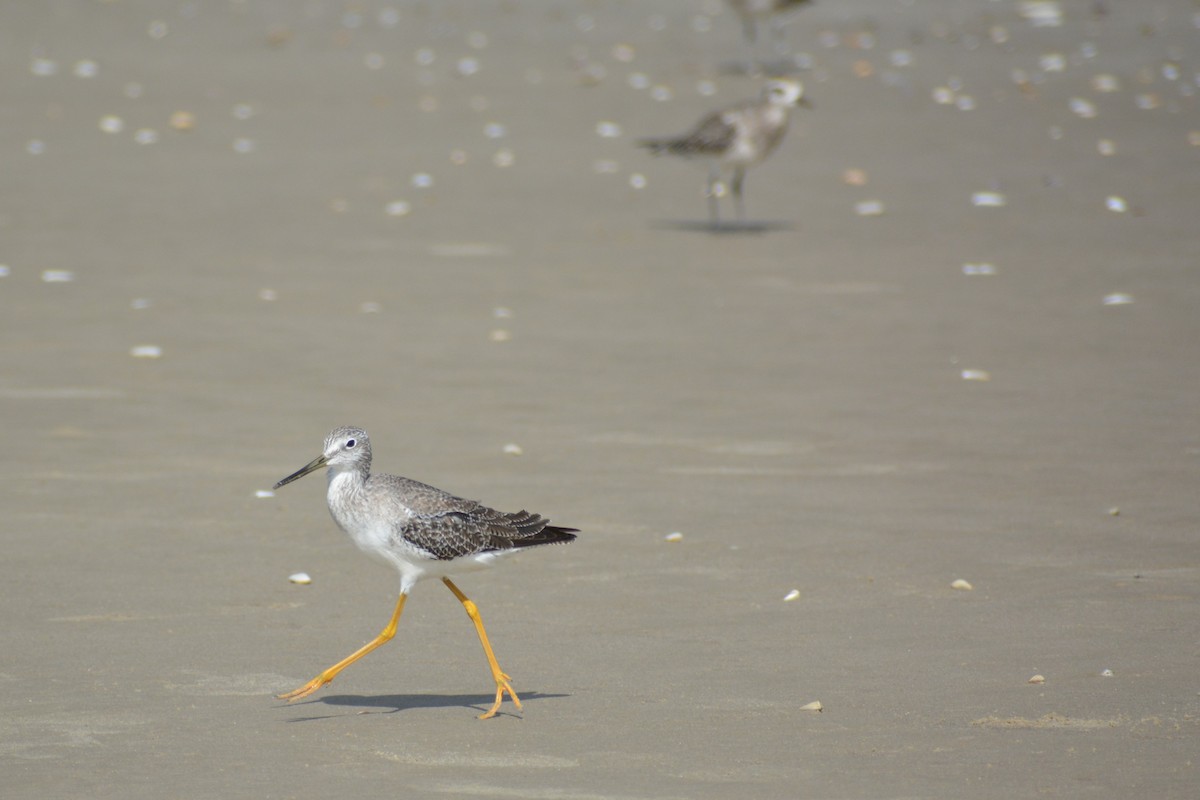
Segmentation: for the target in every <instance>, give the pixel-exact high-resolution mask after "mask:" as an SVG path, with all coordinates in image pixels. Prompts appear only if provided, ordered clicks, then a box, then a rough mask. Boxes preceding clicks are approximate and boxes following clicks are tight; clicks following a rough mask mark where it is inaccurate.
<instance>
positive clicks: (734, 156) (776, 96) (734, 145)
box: [638, 78, 811, 227]
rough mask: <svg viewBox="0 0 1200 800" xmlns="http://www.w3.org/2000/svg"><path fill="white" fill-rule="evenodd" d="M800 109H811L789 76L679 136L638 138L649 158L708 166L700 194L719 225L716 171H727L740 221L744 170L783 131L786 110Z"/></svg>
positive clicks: (772, 146)
mask: <svg viewBox="0 0 1200 800" xmlns="http://www.w3.org/2000/svg"><path fill="white" fill-rule="evenodd" d="M798 105H801V106H805V107H811V104H810V103H809V102H808V100H806V99H805V97H804V86H803V85H802V84H801V83H800V81H797V80H793V79H790V78H774V79H772V80H769V81H767V83H766V85H765V87H764V88H763V92H762V96H761V97H760V98H759V99H757V100H752V101H749V102H744V103H739V104H737V105H733V106H729V107H727V108H724V109H721V110H719V111H714V112H712V113H711V114H709V115H707V116H705V117H704V118H703V119H701V120H700V122H699V123H697V124H696V126H695V127H694V128H692V130H691V131H689V132H688V133H685V134H683V135H681V136H672V137H665V138H650V139H640V140H638V145H640V146H641V147H645V148H648V149H649V150H650V152H651V153H653V154H654V155H661V154H663V153H667V154H670V155H675V156H681V157H683V158H686V159H694V160H703V161H705V162H707V164H708V181H707V183H706V185H705V196H706V197H707V198H708V212H709V220H710V222H711V223H712V225H713V226H714V227H720V225H721V216H720V209H719V207H718V198H719V196H720V195H721V194H723V193H724V185H723V184H722V183H721V175H722V170H730V171H732V180H731V181H730V185H729V190H730V193H731V194H732V195H733V199H734V203H735V204H736V207H737V214H738V219H739V220H742V221H745V219H746V206H745V201H744V198H743V187H744V183H745V179H746V170H747V169H749V168H750V167H753V166H755V165H757V164H760V163H762V161H763V160H764V159H766V158H767V157H768V156H770V155H771V154H772V153H773V152H775V149H776V148H777V147H779V143H780V142H781V141H783V136H784V134H785V133H787V129H788V123H789V122H790V120H791V111H792V109H793V108H794V107H796V106H798Z"/></svg>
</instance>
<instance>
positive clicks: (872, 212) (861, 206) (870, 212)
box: [854, 200, 884, 217]
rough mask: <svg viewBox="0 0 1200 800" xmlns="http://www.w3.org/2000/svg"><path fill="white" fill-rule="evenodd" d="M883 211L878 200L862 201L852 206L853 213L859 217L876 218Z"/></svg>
mask: <svg viewBox="0 0 1200 800" xmlns="http://www.w3.org/2000/svg"><path fill="white" fill-rule="evenodd" d="M883 211H884V209H883V202H882V201H880V200H863V201H862V202H861V203H855V204H854V213H855V214H858V215H859V216H860V217H878V216H881V215H882V214H883Z"/></svg>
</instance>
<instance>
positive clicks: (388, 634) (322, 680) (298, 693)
mask: <svg viewBox="0 0 1200 800" xmlns="http://www.w3.org/2000/svg"><path fill="white" fill-rule="evenodd" d="M406 599H408V595H406V594H405V593H404V592H401V593H400V599H399V600H397V601H396V610H395V611H393V612H392V619H391V621H390V622H388V624H387V627H386V628H384V629H383V630H382V631H380V632H379V635H378V636H376V637H375V638H374V639H372V640H371V641H369V642H367V643H366V644H365V645H363V646H362V647H360V648H359V649H357V650H355V651H354V652H353V653H351V654H350V655H348V656H346V657H345V658H343V659H342V660H341V661H339V662H338V663H336V664H334V665H333V666H332V667H330V668H329V669H327V670H325V671H324V672H322V673H321V674H320V675H318V676H317V677H315V678H313V679H312V680H311V681H309V682H308V683H306V684H304V685H303V686H301V687H300V688H299V689H295V690H293V691H290V692H288V693H287V694H281V695H276V697H278V698H279V699H280V700H287V701H288V702H291V701H292V700H299V699H300V698H301V697H308V696H309V695H310V694H312V693H313V692H315V691H316V690H317V689H320V688H321V687H322V686H324V685H325V684H327V683H329V682H330V681H331V680H333V679H334V678H335V677H337V674H338V673H339V672H341V671H342V670H344V669H345V668H346V667H348V666H350V665H351V664H353V663H354V662H355V661H358V660H359V659H360V658H362V657H363V656H365V655H366V654H367V653H369V652H371V651H372V650H374V649H375V648H376V647H379V645H381V644H383V643H385V642H387V641H388V640H390V639H391V638H392V637H393V636H395V635H396V625H397V624H398V623H399V622H400V613H401V612H402V611H404V601H405V600H406Z"/></svg>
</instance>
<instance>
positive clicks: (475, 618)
mask: <svg viewBox="0 0 1200 800" xmlns="http://www.w3.org/2000/svg"><path fill="white" fill-rule="evenodd" d="M323 467H328V468H329V473H328V477H329V490H328V494H327V496H326V500H327V502H328V503H329V513H330V514H331V515H332V516H333V521H334V522H336V523H337V525H338V527H339V528H341V529H342V530H343V531H345V532H346V533H347V534H349V535H350V538H351V539H353V540H354V543H355V544H357V545H358V546H359V548H360V549H361V550H363V552H365V553H367V554H368V555H371V556H374V557H376V558H378V559H381V560H383V561H385V562H387V563H389V564H391V565H393V566H394V567H395V568H396V569H397V570H399V572H400V598H399V599H398V600H397V601H396V608H395V610H394V611H392V618H391V620H390V621H389V622H388V624H387V626H386V627H385V628H384V629H383V631H381V632H380V634H379V635H378V636H376V637H375V638H374V639H372V640H371V641H370V642H368V643H367V644H365V645H364V646H363V647H361V648H359V649H358V650H356V651H354V652H353V653H351V654H350V655H348V656H346V657H345V658H343V659H342V660H341V661H339V662H337V663H336V664H334V665H333V666H332V667H330V668H329V669H327V670H325V671H324V672H322V673H321V674H320V675H318V676H317V677H315V678H313V679H312V680H311V681H309V682H308V683H306V684H304V685H303V686H301V687H300V688H298V689H295V690H294V691H291V692H288V693H287V694H281V695H279V698H280V699H281V700H289V701H291V700H298V699H300V698H301V697H307V696H308V695H310V694H312V693H313V692H315V691H317V690H318V689H320V688H321V687H322V686H324V685H325V684H327V683H329V682H330V681H332V680H333V679H334V678H335V677H336V676H337V674H338V673H339V672H341V671H342V670H343V669H345V668H346V667H348V666H350V665H351V664H353V663H354V662H355V661H358V660H359V659H360V658H362V657H363V656H365V655H366V654H367V653H369V652H371V651H372V650H374V649H375V648H377V647H379V646H380V645H382V644H384V643H385V642H387V641H388V640H389V639H391V638H392V636H394V635H395V633H396V625H397V623H399V621H400V613H401V612H402V611H403V610H404V601H405V599H406V598H407V597H408V594H409V592H410V591H411V590H412V588H413V586H414V585H415V584H416V583H417V581H419V580H421V579H423V578H441V579H442V583H444V584H446V586H447V588H449V589H450V591H451V592H453V593H454V596H455V597H457V598H458V600H459V602H461V603H462V604H463V608H465V609H466V611H467V616H469V617H470V618H471V621H472V622H473V623H475V630H476V632H477V633H478V634H479V641H480V642H482V643H483V652H484V653H485V654H486V655H487V660H488V666H489V667H491V670H492V678H493V679H495V681H496V701H495V702H494V703H493V704H492V707H491V708H489V709H488V710H487V711H486V712H484V713H483V714H482V715H481V716H480V719H487V718H489V717H492V716H495V714H496V712H497V711H498V710H499V708H500V702H501V700H503V699H504V693H505V692H507V693H508V695H509V697H511V698H512V701H513V703H514V704H515V705H516V707H517V708H518V709H520V708H521V700H520V698H518V697H517V693H516V692H514V691H513V688H512V685H511V684H510V683H509V681H510V680H511V678H509V676H508V675H505V674H504V672H503V671H502V670H501V669H500V665H499V664H497V663H496V656H495V655H494V654H493V653H492V646H491V644H489V643H488V638H487V632H486V631H484V629H483V620H482V618H480V616H479V609H478V608H477V607H476V606H475V604H474V603H473V602H471V600H470V599H469V598H467V596H466V595H465V594H463V593H462V592H461V591H460V590H459V588H458V587H457V586H455V585H454V584H453V583H452V582H451V581H450V577H449V576H450V575H451V574H457V573H459V572H466V571H470V570H476V569H482V568H484V567H486V566H489V565H490V564H491V563H492V562H494V561H496V560H497V559H499V558H501V557H503V556H505V555H508V554H510V553H514V552H516V551H518V550H523V549H524V548H526V547H535V546H537V545H543V544H559V543H562V542H569V541H571V540H573V539H574V538H575V534H576V533H578V530H577V529H575V528H563V527H560V526H557V525H551V524H550V523H549V521H548V520H546V519H545V518H543V517H541V516H539V515H537V514H531V513H529V512H528V511H518V512H516V513H515V514H506V513H504V512H501V511H496V510H495V509H491V508H488V507H487V506H485V505H481V504H480V503H477V502H475V501H474V500H465V499H463V498H461V497H455V496H454V495H452V494H449V493H447V492H443V491H442V490H441V489H435V488H434V487H432V486H427V485H426V484H423V483H419V482H417V481H414V480H410V479H409V478H401V477H398V476H396V475H381V474H374V475H373V474H371V442H370V440H369V439H368V438H367V432H366V431H364V430H363V429H362V428H350V427H342V428H335V429H334V430H333V431H332V432H330V434H329V435H328V436H326V437H325V448H324V452H322V453H321V455H319V456H317V457H316V458H314V459H313V460H312V461H310V462H309V463H308V464H306V465H305V466H304V467H302V468H301V469H299V470H297V471H296V472H293V473H292V474H291V475H288V476H287V477H286V478H284V479H283V480H281V481H279V483H277V484H275V488H276V489H278V488H279V487H281V486H284V485H286V484H289V483H291V482H292V481H294V480H297V479H299V478H303V477H304V476H305V475H307V474H308V473H310V472H315V471H316V470H319V469H321V468H323Z"/></svg>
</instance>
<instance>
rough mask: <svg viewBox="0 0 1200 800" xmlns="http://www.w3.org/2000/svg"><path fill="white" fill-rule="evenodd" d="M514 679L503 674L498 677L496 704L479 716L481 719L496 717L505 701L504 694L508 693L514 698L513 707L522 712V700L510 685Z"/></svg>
mask: <svg viewBox="0 0 1200 800" xmlns="http://www.w3.org/2000/svg"><path fill="white" fill-rule="evenodd" d="M511 680H512V678H510V677H509V676H507V675H505V674H504V673H503V672H501V673H499V674H497V675H496V702H494V703H492V707H491V708H489V709H488V710H487V711H485V712H484V713H482V714H480V715H479V718H480V719H491V718H492V717H494V716H496V712H497V711H499V710H500V703H501V701H503V700H504V693H505V692H508V696H509V697H511V698H512V701H513V705H515V706H516V707H517V711H520V710H521V698H519V697H517V693H516V692H514V691H513V688H512V684H511V683H509V681H511Z"/></svg>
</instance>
